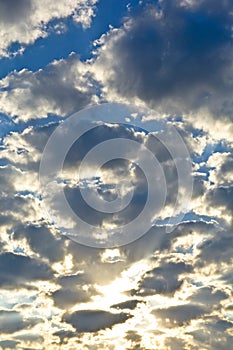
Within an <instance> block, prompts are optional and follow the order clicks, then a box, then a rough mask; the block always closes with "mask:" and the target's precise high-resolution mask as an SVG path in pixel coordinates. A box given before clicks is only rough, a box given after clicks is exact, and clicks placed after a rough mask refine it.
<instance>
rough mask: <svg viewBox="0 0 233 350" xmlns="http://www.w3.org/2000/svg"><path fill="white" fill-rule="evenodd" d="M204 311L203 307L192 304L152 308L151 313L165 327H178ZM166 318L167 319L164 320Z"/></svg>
mask: <svg viewBox="0 0 233 350" xmlns="http://www.w3.org/2000/svg"><path fill="white" fill-rule="evenodd" d="M205 313H206V310H205V308H203V307H200V306H198V305H194V304H191V303H190V304H185V305H177V306H171V307H168V308H166V309H156V310H153V314H154V315H155V316H156V317H157V318H159V319H160V320H161V324H164V325H165V326H167V327H180V326H183V325H184V324H187V323H189V322H190V321H191V320H194V319H197V318H199V317H201V316H203V315H204V314H205ZM166 320H167V321H166Z"/></svg>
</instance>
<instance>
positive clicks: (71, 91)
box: [0, 55, 98, 121]
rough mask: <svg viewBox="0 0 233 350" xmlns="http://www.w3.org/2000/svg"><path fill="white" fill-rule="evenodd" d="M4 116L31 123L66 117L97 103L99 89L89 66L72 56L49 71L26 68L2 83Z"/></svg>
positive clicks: (0, 102) (0, 96) (53, 64)
mask: <svg viewBox="0 0 233 350" xmlns="http://www.w3.org/2000/svg"><path fill="white" fill-rule="evenodd" d="M0 100H1V101H0V104H1V110H2V113H5V114H7V115H10V116H11V117H14V118H16V120H22V121H27V120H29V119H36V118H46V117H47V116H48V115H49V114H55V115H58V116H64V115H67V114H70V113H72V112H76V111H77V110H80V109H82V108H84V107H85V106H87V105H88V104H91V103H94V102H97V100H98V98H97V96H96V88H95V87H94V84H93V78H92V76H91V74H90V72H89V71H88V64H85V63H82V62H80V61H79V59H78V57H77V56H75V55H71V56H70V57H69V58H68V59H67V60H60V61H55V62H53V63H51V64H50V65H48V66H47V67H46V69H45V70H39V71H37V72H32V71H29V70H27V69H23V70H21V71H20V72H13V73H12V74H10V75H8V76H7V77H6V78H4V79H2V80H1V95H0Z"/></svg>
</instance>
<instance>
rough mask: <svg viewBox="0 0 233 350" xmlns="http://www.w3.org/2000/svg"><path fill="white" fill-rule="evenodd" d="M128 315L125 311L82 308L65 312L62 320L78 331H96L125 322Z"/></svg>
mask: <svg viewBox="0 0 233 350" xmlns="http://www.w3.org/2000/svg"><path fill="white" fill-rule="evenodd" d="M129 317H130V316H129V315H127V314H125V313H120V314H112V313H111V312H106V311H102V310H83V311H76V312H74V313H72V314H65V315H64V316H63V321H64V322H68V323H70V324H71V325H72V326H73V327H74V328H75V329H76V330H77V331H78V332H79V333H82V332H97V331H99V330H101V329H106V328H111V327H112V326H114V325H115V324H117V323H123V322H125V321H126V320H127V319H128V318H129Z"/></svg>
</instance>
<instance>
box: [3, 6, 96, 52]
mask: <svg viewBox="0 0 233 350" xmlns="http://www.w3.org/2000/svg"><path fill="white" fill-rule="evenodd" d="M96 2H97V1H96V0H88V1H84V0H69V1H65V0H58V2H57V3H54V1H52V0H49V1H47V0H46V1H45V0H43V1H39V0H19V1H18V0H1V1H0V22H1V24H0V39H1V40H0V42H1V44H0V56H8V55H10V52H9V51H10V50H9V47H10V45H11V44H14V43H18V44H19V49H18V51H19V52H22V48H24V47H25V45H29V44H32V43H34V42H35V41H36V40H37V39H38V38H40V37H46V36H47V35H48V34H49V24H51V22H52V21H55V20H59V19H61V20H64V19H65V18H67V17H69V16H70V17H72V19H73V21H74V22H76V23H81V24H82V26H83V27H84V28H87V27H89V26H90V23H91V19H92V17H93V16H94V7H95V6H94V5H95V4H96ZM54 28H55V29H56V23H55V24H54Z"/></svg>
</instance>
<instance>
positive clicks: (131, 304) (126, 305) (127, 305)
mask: <svg viewBox="0 0 233 350" xmlns="http://www.w3.org/2000/svg"><path fill="white" fill-rule="evenodd" d="M140 302H141V301H140V300H136V299H135V300H127V301H124V302H122V303H119V304H114V305H112V306H111V307H112V308H114V309H120V310H124V309H129V310H133V309H136V307H137V305H138V303H140Z"/></svg>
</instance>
